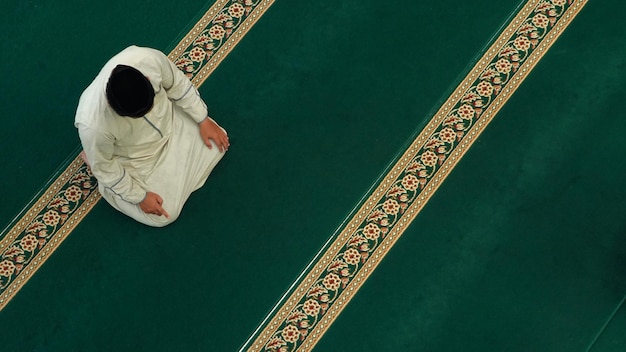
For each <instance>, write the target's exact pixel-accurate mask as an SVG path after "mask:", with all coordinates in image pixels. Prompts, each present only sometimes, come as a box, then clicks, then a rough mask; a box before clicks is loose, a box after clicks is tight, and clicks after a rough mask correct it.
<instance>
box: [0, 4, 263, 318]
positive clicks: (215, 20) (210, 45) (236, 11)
mask: <svg viewBox="0 0 626 352" xmlns="http://www.w3.org/2000/svg"><path fill="white" fill-rule="evenodd" d="M273 2H274V0H218V1H217V2H216V3H214V5H213V6H211V8H210V9H209V10H208V11H207V12H206V13H205V14H204V15H203V16H202V18H201V19H200V20H199V22H198V23H197V24H196V25H195V27H194V28H193V29H192V30H191V31H190V32H189V33H188V34H187V35H186V36H185V37H184V38H183V40H181V41H180V43H179V44H178V45H177V46H176V48H175V49H174V50H173V51H172V52H171V53H170V55H169V58H170V60H172V62H174V63H175V64H176V66H177V67H178V68H180V69H181V70H182V71H183V72H185V74H186V75H187V77H189V78H190V79H191V80H192V82H193V83H194V84H195V85H196V86H200V85H201V84H202V83H203V82H204V80H205V79H206V78H207V77H208V76H209V75H210V73H211V72H213V70H214V69H215V68H216V67H217V66H218V65H219V63H220V62H221V61H222V60H223V59H224V58H225V57H226V56H227V55H228V53H230V51H231V50H232V49H233V48H234V46H235V45H236V44H237V43H239V41H240V40H241V38H243V36H244V35H245V34H246V33H247V31H248V30H249V29H250V28H251V27H252V26H253V25H254V24H255V23H256V21H257V20H258V19H259V18H260V17H261V15H262V14H263V13H264V12H265V11H266V10H267V8H268V7H269V6H270V5H271V4H272V3H273ZM97 188H98V186H97V181H96V179H95V178H94V177H93V175H92V174H91V171H90V170H89V168H87V167H86V166H85V164H84V163H83V162H82V159H81V158H80V157H77V158H76V159H74V161H73V162H72V163H71V164H70V165H69V166H68V168H67V169H66V170H65V171H64V172H62V173H61V174H60V175H59V177H58V178H57V179H56V180H55V181H54V183H53V184H52V185H51V186H50V187H49V188H48V189H47V190H46V191H45V193H44V194H43V195H42V196H41V197H40V198H39V199H38V200H37V201H36V202H35V204H34V205H33V206H32V207H31V208H30V209H28V210H27V211H26V212H25V215H24V216H22V218H21V219H19V220H18V221H17V222H16V225H14V226H13V228H11V229H10V230H9V231H7V232H6V233H2V234H0V310H2V309H3V308H4V307H5V306H6V304H7V303H8V302H9V301H10V300H11V298H13V297H14V296H15V294H17V292H18V291H19V290H20V288H21V287H22V286H23V285H24V284H25V283H26V282H27V281H28V280H29V279H30V277H31V276H32V275H33V274H34V273H35V271H36V270H37V269H38V268H39V266H41V264H43V262H45V260H46V259H47V257H48V256H49V255H50V254H51V253H52V252H53V251H54V250H55V249H56V248H57V247H58V245H59V244H60V243H61V242H62V241H63V240H64V239H65V238H66V237H67V235H68V234H69V233H70V232H71V231H72V230H73V229H74V228H75V227H76V225H78V223H80V221H81V220H82V219H83V217H84V216H85V215H86V214H87V213H88V212H89V211H90V210H91V209H92V208H93V206H94V205H95V204H96V203H97V202H98V200H100V198H101V196H100V194H99V192H98V190H97Z"/></svg>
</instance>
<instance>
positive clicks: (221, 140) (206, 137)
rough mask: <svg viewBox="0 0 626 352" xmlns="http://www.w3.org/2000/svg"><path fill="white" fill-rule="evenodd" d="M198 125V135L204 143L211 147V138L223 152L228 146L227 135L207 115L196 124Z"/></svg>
mask: <svg viewBox="0 0 626 352" xmlns="http://www.w3.org/2000/svg"><path fill="white" fill-rule="evenodd" d="M198 127H199V128H200V136H202V140H203V141H204V144H206V145H207V147H209V149H211V148H213V145H211V140H213V141H214V142H215V144H217V147H218V148H219V150H220V152H222V153H223V152H224V151H226V150H228V147H230V142H229V141H228V135H227V134H226V132H224V130H223V129H222V128H221V127H220V126H219V125H218V124H216V123H215V122H214V121H213V120H211V119H210V118H208V117H207V118H206V119H204V121H202V122H200V123H199V124H198Z"/></svg>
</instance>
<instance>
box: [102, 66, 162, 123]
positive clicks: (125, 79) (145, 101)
mask: <svg viewBox="0 0 626 352" xmlns="http://www.w3.org/2000/svg"><path fill="white" fill-rule="evenodd" d="M106 95H107V99H108V101H109V105H111V107H112V108H113V110H115V112H116V113H117V114H118V115H120V116H128V117H134V118H138V117H143V116H144V115H145V114H146V113H147V112H148V111H150V109H151V108H152V104H153V103H154V88H152V85H151V84H150V81H148V79H147V78H146V77H145V76H144V75H143V74H142V73H141V72H139V70H137V69H136V68H133V67H130V66H126V65H117V66H116V67H115V68H114V69H113V72H111V76H110V77H109V82H108V83H107V88H106Z"/></svg>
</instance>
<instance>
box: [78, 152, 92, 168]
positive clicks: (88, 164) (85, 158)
mask: <svg viewBox="0 0 626 352" xmlns="http://www.w3.org/2000/svg"><path fill="white" fill-rule="evenodd" d="M80 158H81V159H83V161H84V162H85V164H86V165H87V166H88V167H91V164H90V163H89V160H87V154H85V151H84V150H83V151H82V152H81V153H80Z"/></svg>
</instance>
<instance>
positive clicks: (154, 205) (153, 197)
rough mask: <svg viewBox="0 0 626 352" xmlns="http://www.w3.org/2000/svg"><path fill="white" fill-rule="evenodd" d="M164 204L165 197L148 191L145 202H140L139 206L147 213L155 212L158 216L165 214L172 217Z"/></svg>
mask: <svg viewBox="0 0 626 352" xmlns="http://www.w3.org/2000/svg"><path fill="white" fill-rule="evenodd" d="M162 204H163V198H161V196H159V195H158V194H156V193H152V192H148V193H146V198H145V199H144V200H143V202H141V203H139V207H140V208H141V210H143V212H144V213H146V214H154V215H158V216H165V217H166V218H168V219H169V218H170V214H168V213H167V212H166V211H165V209H163V207H162V206H161V205H162Z"/></svg>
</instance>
